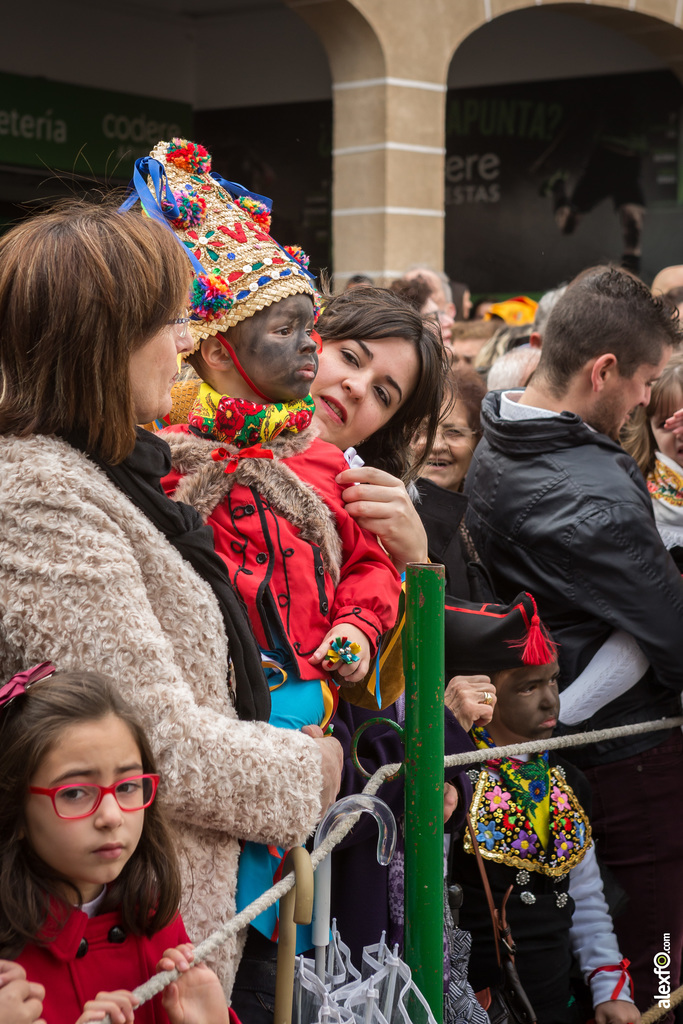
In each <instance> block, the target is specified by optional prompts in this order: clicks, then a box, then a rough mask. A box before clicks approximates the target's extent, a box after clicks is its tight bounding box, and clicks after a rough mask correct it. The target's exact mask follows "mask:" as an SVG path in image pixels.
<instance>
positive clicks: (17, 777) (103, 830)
mask: <svg viewBox="0 0 683 1024" xmlns="http://www.w3.org/2000/svg"><path fill="white" fill-rule="evenodd" d="M158 785H159V775H158V774H157V773H156V771H155V765H154V761H153V758H152V754H151V752H150V748H149V745H148V743H147V739H146V738H145V735H144V733H143V732H142V729H141V727H140V725H139V724H138V722H137V720H136V718H135V717H134V715H133V714H132V713H131V711H130V710H129V709H128V708H127V706H126V705H125V704H124V703H123V701H122V700H121V699H120V697H119V696H118V694H117V693H116V692H115V690H114V688H113V687H112V686H111V685H110V684H109V683H108V682H107V681H106V680H104V679H103V678H102V677H101V676H98V675H94V674H92V673H87V672H62V673H59V672H58V673H55V670H54V666H52V665H43V666H39V667H38V668H37V669H33V670H29V671H27V672H22V673H19V675H18V676H15V677H13V679H12V680H10V682H9V683H7V684H5V686H3V687H1V688H0V957H5V958H7V959H10V960H14V961H16V962H17V963H18V964H20V965H21V966H22V967H23V968H24V970H25V971H26V977H27V979H28V981H29V982H40V984H41V985H43V986H44V987H45V1000H44V1004H43V1017H44V1020H45V1022H46V1024H74V1022H75V1021H77V1022H78V1024H84V1022H86V1021H93V1020H94V1021H98V1020H102V1018H103V1017H104V1016H105V1014H106V1013H108V1014H109V1015H110V1017H111V1020H112V1024H127V1022H130V1021H132V1020H133V1012H134V1011H135V1020H136V1022H137V1024H142V1022H144V1024H228V1021H229V1015H228V1008H227V1005H226V1001H225V996H224V995H223V990H222V987H221V984H220V982H219V980H218V978H217V977H216V975H215V974H214V973H213V971H211V970H210V969H209V968H208V967H207V966H205V965H203V964H199V965H197V966H196V967H193V966H192V958H193V952H192V944H191V943H190V941H189V939H188V936H187V933H186V931H185V927H184V925H183V922H182V920H181V918H180V915H179V913H178V904H179V901H180V879H179V872H178V864H177V862H176V857H175V853H174V849H173V844H172V842H171V841H170V838H169V833H168V829H167V825H166V821H165V817H164V814H163V811H162V808H161V807H160V805H159V804H158V803H156V802H155V796H156V792H157V787H158ZM173 967H177V968H178V969H179V970H180V971H181V972H182V975H181V978H180V979H179V980H178V982H177V983H175V984H173V985H171V986H169V987H168V988H167V989H166V990H165V991H164V993H163V995H162V997H161V999H155V1000H154V1001H152V1002H148V1003H145V1004H144V1005H143V1006H141V1007H140V1008H139V1009H137V1008H136V1005H137V1004H136V1001H135V999H134V997H133V996H132V989H134V988H135V987H136V986H137V985H140V984H141V983H142V982H143V981H146V980H147V978H149V977H150V976H151V975H153V974H154V973H155V972H156V971H158V970H168V969H171V968H173ZM235 1020H236V1018H235Z"/></svg>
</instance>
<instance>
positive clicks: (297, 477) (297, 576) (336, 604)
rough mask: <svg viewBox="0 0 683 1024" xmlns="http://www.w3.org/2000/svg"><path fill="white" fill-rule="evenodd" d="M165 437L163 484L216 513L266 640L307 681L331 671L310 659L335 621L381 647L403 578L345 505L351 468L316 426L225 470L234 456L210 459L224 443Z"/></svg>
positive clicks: (221, 541)
mask: <svg viewBox="0 0 683 1024" xmlns="http://www.w3.org/2000/svg"><path fill="white" fill-rule="evenodd" d="M307 435H308V436H307ZM161 436H162V437H163V438H164V440H166V441H168V443H169V445H170V447H171V457H172V461H173V470H172V472H171V473H169V474H168V476H166V477H165V478H164V479H163V480H162V485H163V487H164V490H165V491H166V493H167V494H175V497H176V498H177V499H178V500H182V501H186V502H188V503H189V504H191V505H194V506H195V508H198V509H199V510H200V511H201V512H202V514H203V515H204V516H205V518H206V517H207V515H208V522H209V523H210V524H211V526H212V528H213V534H214V542H215V546H216V551H217V552H218V554H219V555H220V556H221V558H222V559H223V560H224V561H225V563H226V565H227V566H228V570H229V573H230V579H231V580H232V582H233V584H234V585H235V587H236V588H237V590H238V591H239V593H240V595H241V597H242V599H243V600H244V602H245V604H246V607H247V610H248V613H249V618H250V619H251V623H252V626H253V629H254V633H255V635H256V639H257V641H258V643H259V644H260V646H261V647H263V648H264V649H266V650H272V649H273V648H274V647H275V646H276V644H278V643H279V644H280V646H282V645H284V646H285V648H286V649H289V652H290V654H291V656H292V659H293V660H294V661H295V663H296V664H297V665H298V669H299V672H300V675H301V678H302V679H319V678H320V677H321V676H325V675H326V673H325V672H323V670H322V669H321V667H320V665H310V664H309V662H308V659H309V657H310V656H311V654H313V652H314V651H315V650H316V649H317V647H318V645H319V644H320V642H321V640H322V639H323V637H324V636H325V634H326V633H327V632H328V630H329V629H330V627H331V626H333V625H334V623H336V622H351V623H353V624H354V625H356V626H357V627H358V628H359V629H361V630H362V631H363V632H364V633H365V635H366V636H367V637H368V638H369V640H370V645H371V649H372V650H373V651H374V649H375V648H376V645H377V641H378V638H379V637H380V636H381V635H382V634H383V633H385V632H387V630H389V629H391V628H392V627H393V625H394V624H395V621H396V616H397V611H398V599H399V594H400V589H401V582H400V577H399V575H398V573H397V572H396V570H395V569H394V566H393V565H392V563H391V560H390V559H389V557H388V556H387V554H386V553H385V551H384V550H383V549H382V547H381V546H380V545H379V543H378V541H377V540H376V538H375V537H374V536H373V535H372V534H371V533H369V532H368V531H367V530H363V529H361V527H360V526H358V524H357V523H356V522H355V520H354V519H353V518H352V517H351V516H350V515H349V514H348V512H347V511H346V509H345V507H344V502H343V500H342V497H341V494H342V487H341V486H340V485H339V484H338V483H337V482H336V479H335V478H336V477H337V475H338V474H339V473H341V472H342V471H343V470H345V469H348V465H347V463H346V459H345V458H344V456H343V454H342V453H341V452H340V451H339V449H338V448H335V447H334V446H333V445H331V444H327V443H326V442H325V441H321V440H320V439H319V438H317V437H315V436H314V435H313V434H312V433H311V432H309V431H306V432H305V433H304V434H299V435H295V436H292V435H291V434H284V433H283V434H281V435H280V436H279V437H277V438H275V439H274V440H273V441H271V442H269V443H268V444H264V445H263V448H267V449H270V450H272V452H273V454H274V459H273V460H269V459H247V458H244V459H242V460H240V461H239V462H238V463H237V466H236V468H235V469H234V471H233V472H232V473H226V472H225V467H226V464H227V463H226V461H225V460H224V461H222V462H221V461H218V462H217V461H215V460H213V459H212V453H213V452H215V451H217V450H218V449H219V447H220V444H221V443H220V442H217V441H212V440H210V439H209V438H206V437H198V436H196V435H195V434H193V433H191V432H190V429H189V427H188V426H187V425H178V426H172V427H168V428H166V429H165V430H163V431H162V435H161ZM221 451H222V452H223V454H225V452H226V451H227V452H231V453H232V452H233V451H234V449H232V448H230V447H229V446H226V447H225V448H223V449H221ZM176 492H177V493H176ZM330 513H331V514H330ZM325 517H327V520H328V522H325ZM335 545H336V548H337V549H338V552H337V554H336V555H335V554H334V549H335ZM335 561H336V564H331V563H335ZM337 572H338V581H337V582H335V575H337ZM278 634H279V635H278Z"/></svg>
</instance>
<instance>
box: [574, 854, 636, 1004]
mask: <svg viewBox="0 0 683 1024" xmlns="http://www.w3.org/2000/svg"><path fill="white" fill-rule="evenodd" d="M569 895H570V896H571V897H572V899H573V900H574V903H575V904H576V907H575V910H574V916H573V918H572V926H571V928H570V931H569V937H570V941H571V945H572V951H573V953H574V956H575V957H576V958H577V959H578V961H579V966H580V968H581V973H582V974H583V978H584V981H585V982H586V984H587V985H589V986H590V990H591V996H592V998H593V1006H597V1005H598V1003H606V1002H607V1001H608V1000H609V999H610V997H611V995H612V993H613V992H614V988H615V986H616V984H617V982H618V981H619V975H620V972H619V971H599V972H598V974H596V975H595V977H594V978H592V979H591V980H590V981H588V978H589V976H590V974H591V972H592V971H594V970H595V969H596V967H606V966H608V965H610V964H614V965H615V966H616V965H617V964H618V963H620V962H621V960H622V955H621V953H620V952H619V946H618V944H617V937H616V935H615V934H614V926H613V924H612V918H611V917H610V913H609V910H608V909H607V903H606V902H605V896H604V893H603V890H602V878H601V877H600V869H599V868H598V862H597V860H596V857H595V846H594V845H592V844H591V847H590V849H589V850H588V852H587V854H586V856H585V857H584V858H583V860H582V861H581V863H580V864H577V866H576V867H575V868H572V870H571V871H570V873H569ZM619 999H624V1000H626V1001H627V1002H631V1003H632V1002H633V999H632V997H631V986H630V984H629V981H628V978H627V979H626V981H625V983H624V987H623V988H622V990H621V992H620V993H619Z"/></svg>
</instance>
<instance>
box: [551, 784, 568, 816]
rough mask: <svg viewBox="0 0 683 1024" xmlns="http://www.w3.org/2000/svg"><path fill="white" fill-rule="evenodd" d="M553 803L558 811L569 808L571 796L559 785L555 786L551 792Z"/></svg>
mask: <svg viewBox="0 0 683 1024" xmlns="http://www.w3.org/2000/svg"><path fill="white" fill-rule="evenodd" d="M551 796H552V800H553V803H554V804H555V805H556V807H557V809H558V811H568V810H569V797H568V796H567V794H566V793H563V792H562V790H561V789H560V787H559V786H553V790H552V793H551Z"/></svg>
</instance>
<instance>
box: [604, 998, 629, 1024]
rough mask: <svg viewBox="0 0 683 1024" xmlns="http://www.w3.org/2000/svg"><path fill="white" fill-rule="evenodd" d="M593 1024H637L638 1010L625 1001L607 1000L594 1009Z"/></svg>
mask: <svg viewBox="0 0 683 1024" xmlns="http://www.w3.org/2000/svg"><path fill="white" fill-rule="evenodd" d="M594 1013H595V1024H638V1021H639V1020H640V1010H639V1009H638V1007H637V1006H634V1005H633V1003H629V1002H628V1000H626V999H608V1000H607V1002H605V1003H598V1005H597V1006H596V1007H595V1011H594Z"/></svg>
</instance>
